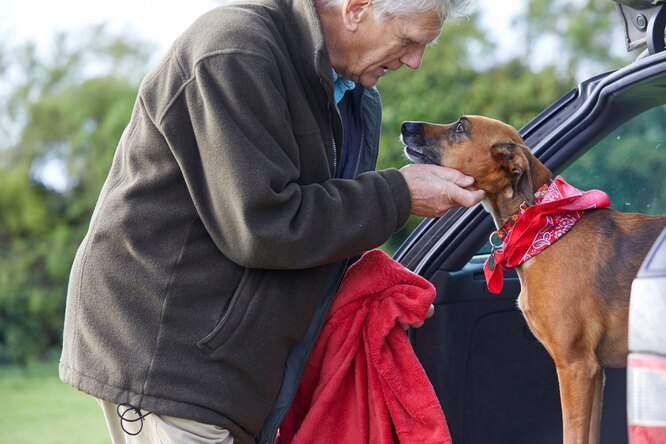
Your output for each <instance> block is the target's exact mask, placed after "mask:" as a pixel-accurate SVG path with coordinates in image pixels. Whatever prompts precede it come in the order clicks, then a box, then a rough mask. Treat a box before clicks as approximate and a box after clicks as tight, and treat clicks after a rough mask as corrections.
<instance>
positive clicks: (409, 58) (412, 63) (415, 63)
mask: <svg viewBox="0 0 666 444" xmlns="http://www.w3.org/2000/svg"><path fill="white" fill-rule="evenodd" d="M424 53H425V46H419V47H415V48H411V49H410V50H409V51H407V53H405V55H404V56H402V57H401V58H400V62H401V63H402V64H403V65H407V67H409V68H411V69H419V67H420V66H421V62H422V61H423V54H424Z"/></svg>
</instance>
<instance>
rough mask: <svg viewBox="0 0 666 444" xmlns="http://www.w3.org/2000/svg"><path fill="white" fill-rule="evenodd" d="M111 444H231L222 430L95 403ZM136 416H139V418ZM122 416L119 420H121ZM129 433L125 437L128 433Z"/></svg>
mask: <svg viewBox="0 0 666 444" xmlns="http://www.w3.org/2000/svg"><path fill="white" fill-rule="evenodd" d="M97 402H98V403H99V405H100V406H101V407H102V411H103V412H104V419H105V420H106V426H107V427H108V429H109V433H110V435H111V441H112V442H113V444H213V443H215V444H233V443H234V438H233V437H232V436H231V434H230V433H229V431H228V430H226V429H223V428H222V427H218V426H214V425H210V424H203V423H201V422H197V421H193V420H191V419H183V418H176V417H173V416H165V415H158V414H156V413H149V412H147V411H145V410H141V411H140V412H137V411H136V410H134V409H133V408H131V407H130V406H126V405H121V406H120V407H118V405H116V404H113V403H111V402H108V401H104V400H102V399H97ZM139 413H140V414H139ZM120 415H122V419H121V416H120ZM128 432H129V433H128Z"/></svg>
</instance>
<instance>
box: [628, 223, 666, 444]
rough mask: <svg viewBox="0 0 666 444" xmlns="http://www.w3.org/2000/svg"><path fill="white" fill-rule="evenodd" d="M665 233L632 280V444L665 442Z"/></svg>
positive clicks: (630, 311)
mask: <svg viewBox="0 0 666 444" xmlns="http://www.w3.org/2000/svg"><path fill="white" fill-rule="evenodd" d="M664 326H666V231H664V232H663V233H662V234H661V236H660V237H659V239H657V241H656V242H655V244H654V246H653V248H652V250H650V252H649V253H648V255H647V257H646V258H645V261H644V263H643V266H642V267H641V269H640V270H639V272H638V276H637V277H636V279H634V282H633V285H632V288H631V303H630V307H629V350H630V353H629V364H628V366H627V386H628V388H627V396H628V398H629V399H628V402H629V405H628V421H629V436H630V439H631V442H632V443H646V444H647V443H666V328H664Z"/></svg>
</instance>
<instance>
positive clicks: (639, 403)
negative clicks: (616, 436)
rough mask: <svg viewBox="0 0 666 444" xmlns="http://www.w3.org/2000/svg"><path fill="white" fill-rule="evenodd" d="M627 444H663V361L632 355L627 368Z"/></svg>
mask: <svg viewBox="0 0 666 444" xmlns="http://www.w3.org/2000/svg"><path fill="white" fill-rule="evenodd" d="M627 398H628V404H629V405H628V412H627V414H628V415H627V419H628V422H629V442H630V443H631V444H666V358H665V357H663V356H655V355H647V354H639V353H632V354H630V355H629V361H628V366H627Z"/></svg>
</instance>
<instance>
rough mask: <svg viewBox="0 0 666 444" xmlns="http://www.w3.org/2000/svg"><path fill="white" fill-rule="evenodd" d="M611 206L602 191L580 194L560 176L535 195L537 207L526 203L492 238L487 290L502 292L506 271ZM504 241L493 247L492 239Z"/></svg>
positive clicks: (487, 268) (491, 241) (487, 271)
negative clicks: (586, 215)
mask: <svg viewBox="0 0 666 444" xmlns="http://www.w3.org/2000/svg"><path fill="white" fill-rule="evenodd" d="M608 205H610V200H609V199H608V196H607V195H606V193H604V192H603V191H599V190H592V191H581V190H579V189H577V188H574V187H572V186H571V185H569V184H568V183H567V182H565V181H564V179H562V178H561V177H560V176H557V177H556V178H555V180H551V181H550V182H549V183H547V184H545V185H544V186H542V187H541V188H540V189H539V190H538V191H537V192H536V193H534V205H532V206H529V207H528V206H527V205H526V204H525V203H523V204H522V205H521V206H520V210H519V211H518V213H516V214H514V215H513V216H511V219H510V220H509V221H508V222H507V223H506V224H504V225H503V226H502V228H500V229H499V230H497V231H496V232H493V233H492V234H491V235H490V243H491V245H492V246H493V251H492V253H491V254H490V257H489V258H488V260H486V263H485V264H484V265H483V271H484V274H485V275H486V282H487V284H488V289H489V290H490V291H491V292H492V293H495V294H497V293H499V292H500V291H502V286H503V285H504V272H503V270H510V269H512V268H515V267H517V266H518V265H520V264H522V263H523V262H525V261H527V260H529V259H531V258H533V257H534V256H536V255H537V254H539V253H540V252H541V251H543V250H545V249H546V248H547V247H549V246H550V245H552V244H553V243H554V242H555V241H556V240H558V239H559V238H561V237H562V236H564V234H565V233H566V232H567V231H569V230H570V229H571V227H573V226H574V225H575V224H576V222H578V220H579V219H580V217H581V216H582V215H583V212H584V211H585V210H589V209H593V208H603V207H607V206H608ZM494 236H497V237H499V239H500V240H501V242H502V243H501V244H500V245H496V243H493V237H494Z"/></svg>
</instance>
